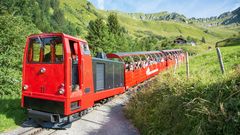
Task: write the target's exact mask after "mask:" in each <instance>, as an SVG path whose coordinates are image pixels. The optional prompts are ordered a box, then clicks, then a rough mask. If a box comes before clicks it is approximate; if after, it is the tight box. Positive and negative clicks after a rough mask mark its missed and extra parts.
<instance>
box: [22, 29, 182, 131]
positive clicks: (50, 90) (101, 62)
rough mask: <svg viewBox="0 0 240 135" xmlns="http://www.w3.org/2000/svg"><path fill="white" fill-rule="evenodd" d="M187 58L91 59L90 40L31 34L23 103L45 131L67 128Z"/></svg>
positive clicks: (132, 55)
mask: <svg viewBox="0 0 240 135" xmlns="http://www.w3.org/2000/svg"><path fill="white" fill-rule="evenodd" d="M183 60H184V54H183V51H182V50H180V49H177V50H164V51H150V52H129V53H127V52H125V53H112V54H107V55H104V54H103V53H98V55H97V57H92V56H91V54H90V50H89V47H88V44H87V42H86V41H85V40H81V39H78V38H75V37H72V36H69V35H66V34H63V33H50V34H37V35H30V36H29V37H28V38H27V42H26V47H25V51H24V59H23V79H22V101H21V105H22V107H24V108H27V109H28V116H29V118H31V119H33V120H34V121H36V122H37V123H38V124H40V125H41V126H42V127H48V128H66V127H69V126H70V123H71V122H72V121H74V120H76V119H79V118H80V117H81V116H82V115H84V114H85V113H86V111H87V110H88V108H91V107H93V106H94V104H95V103H97V102H99V101H103V100H106V99H108V98H111V97H113V96H114V95H116V94H121V93H124V92H125V91H126V90H127V89H129V88H131V87H134V86H135V85H137V84H139V83H141V82H144V81H145V80H147V79H149V78H151V77H153V76H155V75H157V74H158V73H159V72H161V71H163V70H165V69H167V68H169V67H171V66H173V65H175V64H176V62H181V61H183Z"/></svg>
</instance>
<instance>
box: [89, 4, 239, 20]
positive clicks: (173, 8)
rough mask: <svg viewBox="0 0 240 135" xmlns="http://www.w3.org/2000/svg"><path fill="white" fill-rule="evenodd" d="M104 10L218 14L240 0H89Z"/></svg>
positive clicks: (197, 14) (237, 5)
mask: <svg viewBox="0 0 240 135" xmlns="http://www.w3.org/2000/svg"><path fill="white" fill-rule="evenodd" d="M88 1H90V2H91V3H92V4H93V5H94V6H95V7H97V8H98V9H102V10H118V11H122V12H131V13H134V12H142V13H156V12H162V11H168V12H177V13H180V14H183V15H185V16H186V17H188V18H190V17H196V18H202V17H203V18H205V17H211V16H218V15H220V14H222V13H224V12H226V11H232V10H234V9H236V8H238V7H240V0H88Z"/></svg>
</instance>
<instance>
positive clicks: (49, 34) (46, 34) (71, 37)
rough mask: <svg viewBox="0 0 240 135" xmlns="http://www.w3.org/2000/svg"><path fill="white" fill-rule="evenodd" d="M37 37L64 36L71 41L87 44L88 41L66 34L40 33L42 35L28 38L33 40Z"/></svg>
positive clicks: (33, 35) (32, 35)
mask: <svg viewBox="0 0 240 135" xmlns="http://www.w3.org/2000/svg"><path fill="white" fill-rule="evenodd" d="M36 36H64V37H68V38H70V39H75V40H79V41H81V42H87V41H85V40H83V39H80V38H76V37H73V36H71V35H67V34H64V33H40V34H31V35H30V36H28V37H29V38H31V37H36Z"/></svg>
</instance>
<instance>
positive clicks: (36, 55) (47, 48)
mask: <svg viewBox="0 0 240 135" xmlns="http://www.w3.org/2000/svg"><path fill="white" fill-rule="evenodd" d="M27 56H28V62H29V63H62V62H63V44H62V38H61V37H58V36H54V37H45V38H43V37H34V38H30V42H29V46H28V55H27Z"/></svg>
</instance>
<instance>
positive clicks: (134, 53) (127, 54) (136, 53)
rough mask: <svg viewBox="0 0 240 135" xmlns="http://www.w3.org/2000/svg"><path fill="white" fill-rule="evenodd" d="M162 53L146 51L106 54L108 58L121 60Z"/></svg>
mask: <svg viewBox="0 0 240 135" xmlns="http://www.w3.org/2000/svg"><path fill="white" fill-rule="evenodd" d="M158 53H162V52H161V51H147V52H119V53H109V54H107V57H108V58H122V57H128V56H138V55H147V54H158Z"/></svg>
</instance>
